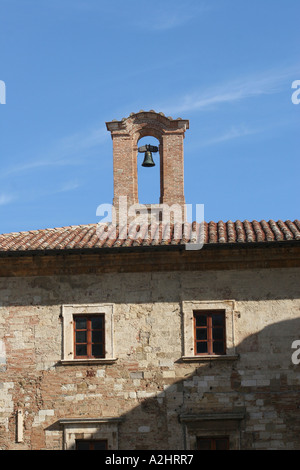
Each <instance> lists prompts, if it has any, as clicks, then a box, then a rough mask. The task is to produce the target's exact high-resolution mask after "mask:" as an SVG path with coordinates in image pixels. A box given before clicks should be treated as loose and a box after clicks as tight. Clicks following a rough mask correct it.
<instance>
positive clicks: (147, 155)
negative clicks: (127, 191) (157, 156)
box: [142, 150, 155, 167]
mask: <svg viewBox="0 0 300 470" xmlns="http://www.w3.org/2000/svg"><path fill="white" fill-rule="evenodd" d="M142 166H147V167H150V166H155V163H154V161H153V158H152V153H151V152H150V150H147V151H146V152H145V158H144V161H143V163H142Z"/></svg>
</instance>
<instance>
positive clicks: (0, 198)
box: [0, 193, 15, 206]
mask: <svg viewBox="0 0 300 470" xmlns="http://www.w3.org/2000/svg"><path fill="white" fill-rule="evenodd" d="M14 199H15V196H14V195H13V194H8V193H7V194H6V193H2V194H0V206H6V205H7V204H9V203H10V202H12V201H13V200H14Z"/></svg>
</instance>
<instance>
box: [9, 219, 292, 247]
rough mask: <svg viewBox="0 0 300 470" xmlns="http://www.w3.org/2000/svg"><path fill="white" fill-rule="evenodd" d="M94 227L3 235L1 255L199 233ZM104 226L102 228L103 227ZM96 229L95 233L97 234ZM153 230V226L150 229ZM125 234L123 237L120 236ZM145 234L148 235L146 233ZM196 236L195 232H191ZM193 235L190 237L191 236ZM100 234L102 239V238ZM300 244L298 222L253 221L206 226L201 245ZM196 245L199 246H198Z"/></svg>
mask: <svg viewBox="0 0 300 470" xmlns="http://www.w3.org/2000/svg"><path fill="white" fill-rule="evenodd" d="M102 225H103V226H102V227H101V229H100V227H99V226H97V224H90V225H76V226H69V227H60V228H52V229H44V230H31V231H28V232H17V233H6V234H3V235H0V254H2V255H5V254H10V253H18V252H31V251H37V252H46V251H48V250H64V251H65V250H85V249H103V248H120V247H122V248H123V247H136V246H142V247H145V246H148V247H149V246H176V245H177V246H179V245H183V244H184V243H186V242H191V241H193V239H192V240H191V230H193V231H196V230H199V224H195V222H194V223H193V224H184V232H183V234H184V235H183V236H181V228H182V227H181V226H180V227H178V226H176V225H175V226H174V225H173V226H171V227H170V226H163V225H162V224H159V225H157V226H156V227H155V229H154V230H152V233H151V232H150V230H148V228H149V227H148V225H146V226H141V227H140V230H139V233H138V234H136V232H135V231H134V232H133V233H130V232H129V233H127V235H126V230H127V227H123V228H121V229H120V230H118V229H117V230H116V233H115V234H113V236H111V230H112V228H111V227H110V226H108V225H107V224H102ZM104 225H105V227H104ZM97 228H98V230H97ZM152 228H153V226H152ZM124 232H125V236H124V235H123V234H124ZM147 232H148V233H147ZM194 233H195V232H194ZM194 233H192V236H193V234H194ZM101 234H102V235H101ZM289 241H300V221H299V220H294V221H293V222H292V221H290V220H286V221H285V222H283V221H282V220H278V221H277V222H275V221H274V220H269V221H268V222H267V221H265V220H262V221H260V222H257V221H256V220H254V221H252V222H249V221H247V220H245V221H244V222H241V221H239V220H238V221H236V222H231V221H228V222H222V221H219V222H205V223H204V244H207V245H213V244H217V245H220V244H236V245H240V244H245V243H250V244H251V243H266V242H267V243H268V242H271V243H272V242H289ZM198 243H199V242H198Z"/></svg>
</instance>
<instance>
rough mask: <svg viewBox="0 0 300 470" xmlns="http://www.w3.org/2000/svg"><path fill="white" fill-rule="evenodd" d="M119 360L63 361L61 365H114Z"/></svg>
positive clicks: (113, 358)
mask: <svg viewBox="0 0 300 470" xmlns="http://www.w3.org/2000/svg"><path fill="white" fill-rule="evenodd" d="M117 360H118V358H115V357H112V358H102V359H62V360H61V361H60V364H61V365H63V366H76V365H83V366H85V365H92V364H104V365H106V364H114V363H115V362H116V361H117Z"/></svg>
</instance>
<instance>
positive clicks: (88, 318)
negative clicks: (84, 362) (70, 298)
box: [73, 313, 105, 359]
mask: <svg viewBox="0 0 300 470" xmlns="http://www.w3.org/2000/svg"><path fill="white" fill-rule="evenodd" d="M97 318H102V322H103V325H102V328H101V329H100V328H98V329H96V328H92V321H93V320H94V319H97ZM78 319H85V320H86V322H87V328H76V320H78ZM73 324H74V359H103V358H104V357H105V315H104V314H103V313H102V314H97V315H96V314H95V315H84V314H83V315H81V314H76V315H74V316H73ZM98 330H100V331H102V336H103V340H102V343H96V344H102V352H101V354H100V355H93V354H92V345H93V344H95V342H93V341H92V334H93V331H98ZM77 331H86V336H87V337H86V340H87V341H86V342H78V341H76V332H77ZM79 344H86V348H87V354H86V355H78V354H77V353H76V347H77V345H79Z"/></svg>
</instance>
